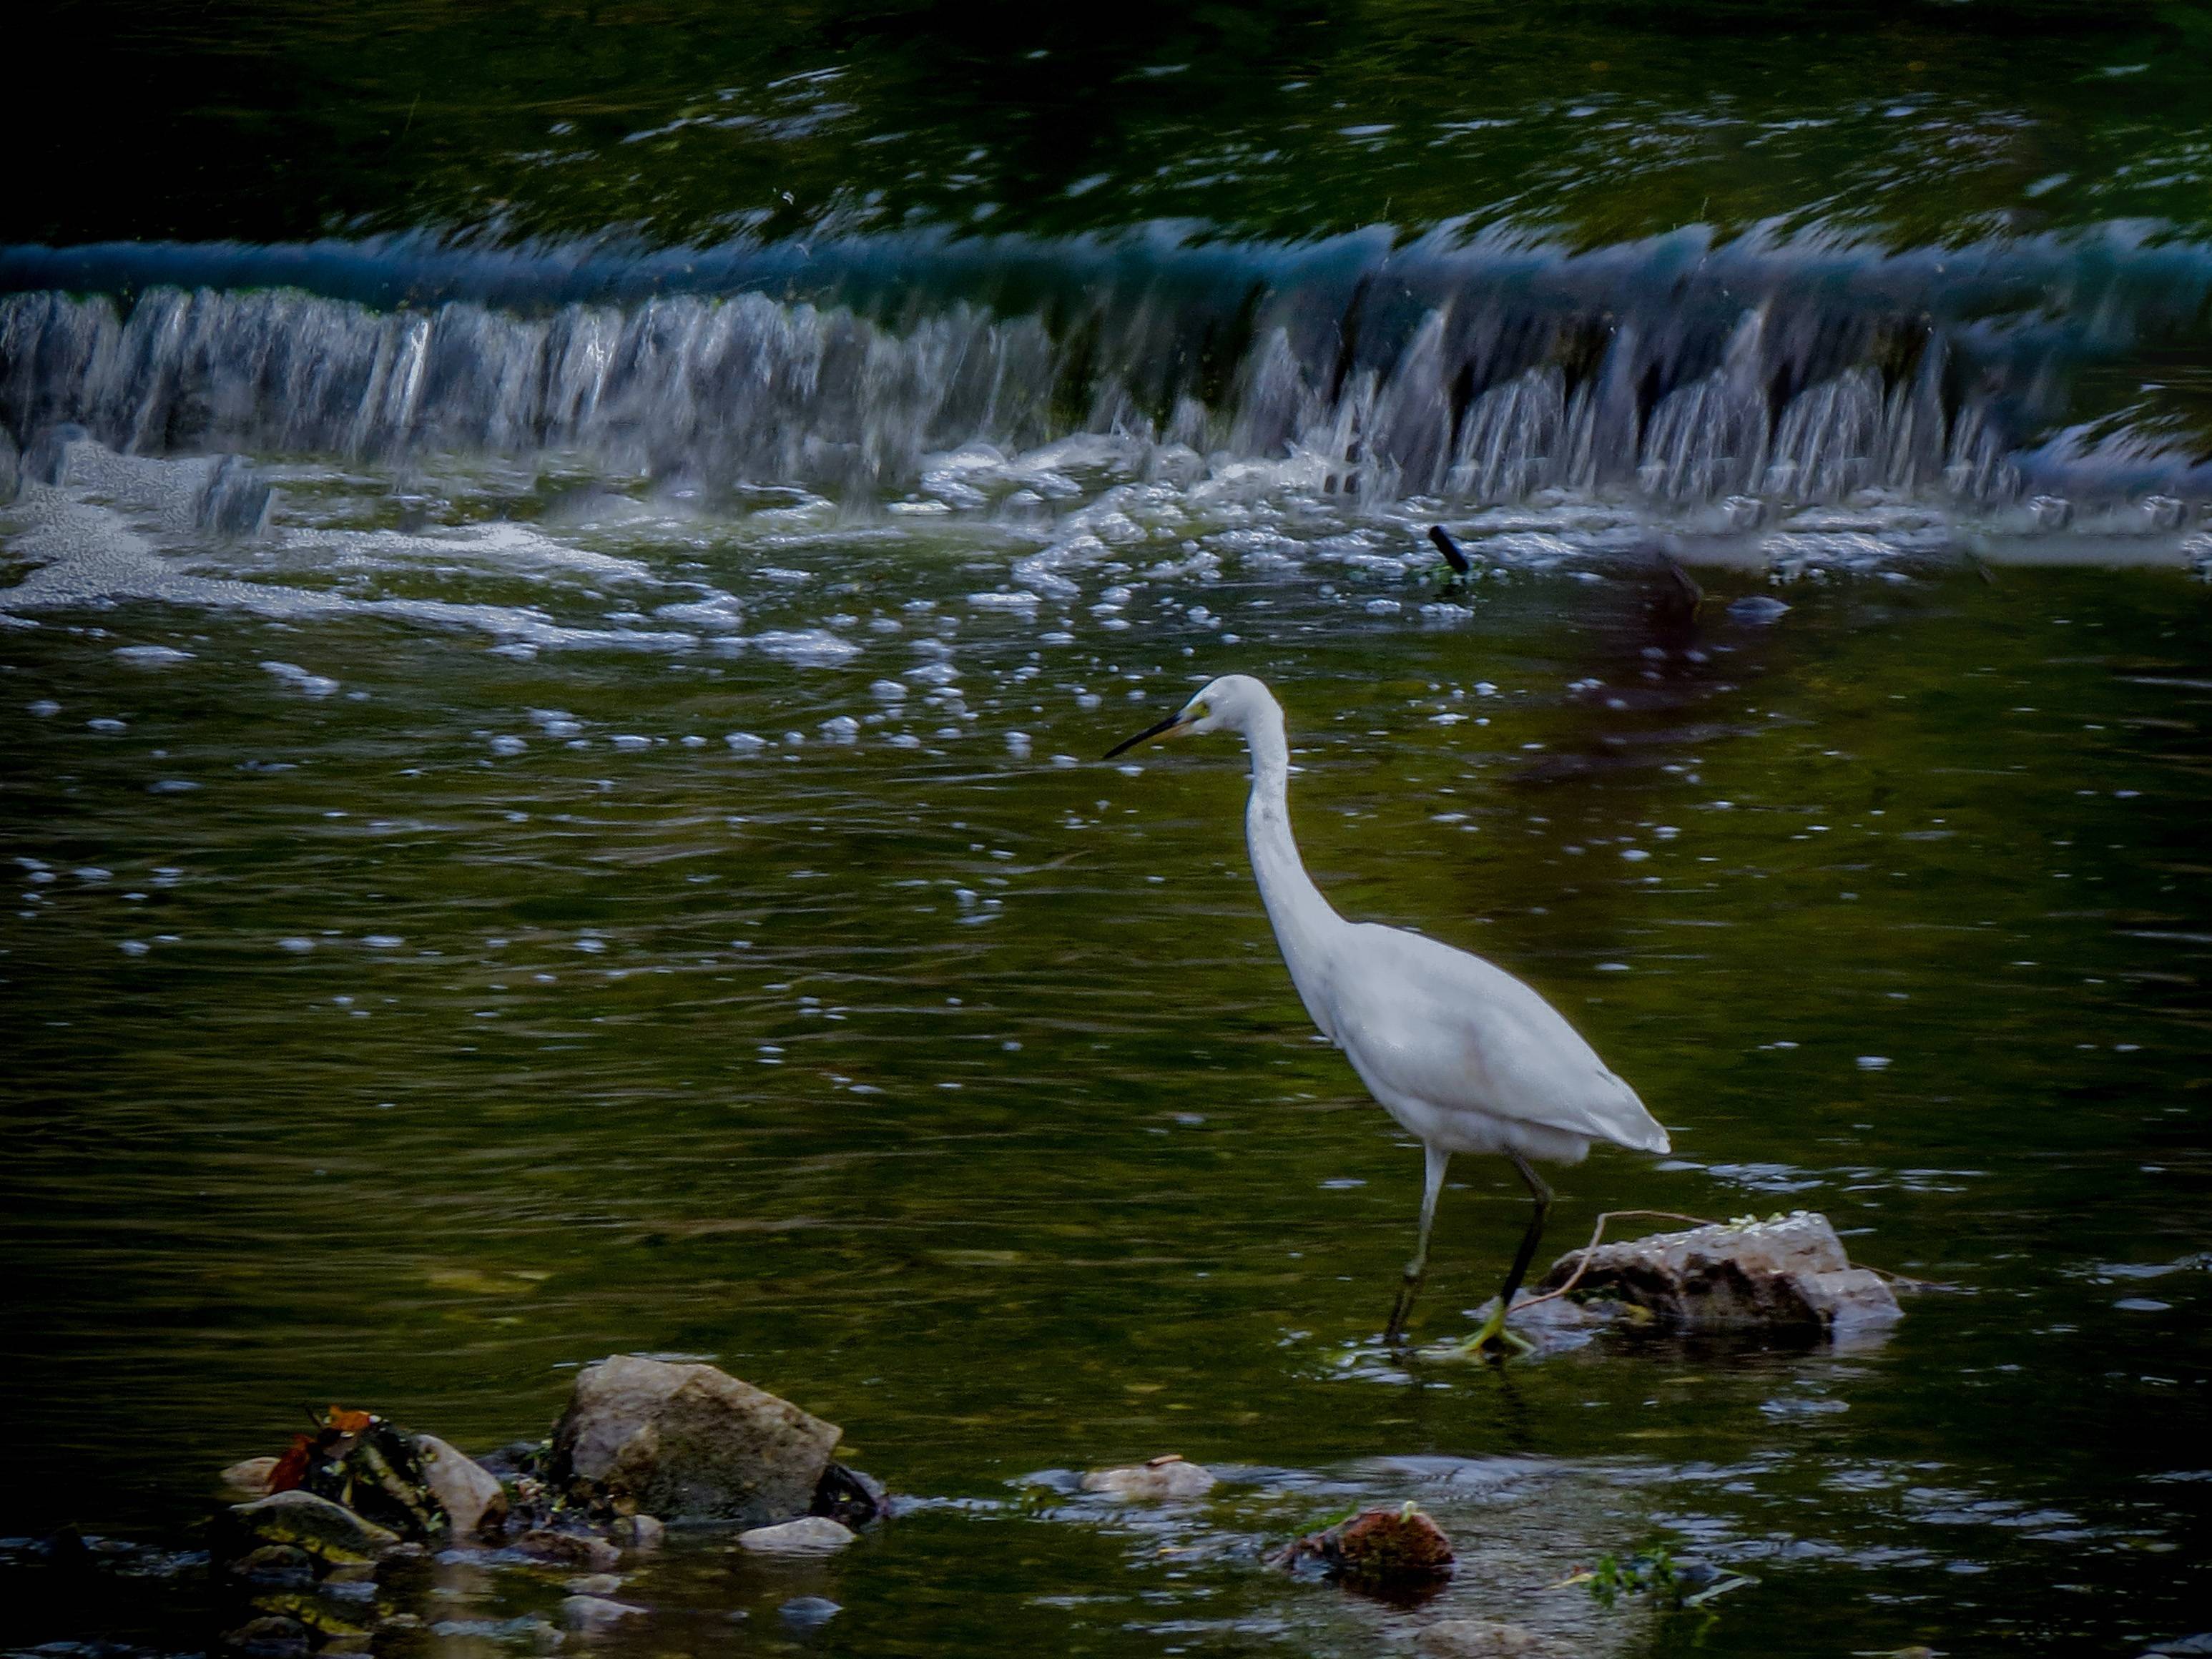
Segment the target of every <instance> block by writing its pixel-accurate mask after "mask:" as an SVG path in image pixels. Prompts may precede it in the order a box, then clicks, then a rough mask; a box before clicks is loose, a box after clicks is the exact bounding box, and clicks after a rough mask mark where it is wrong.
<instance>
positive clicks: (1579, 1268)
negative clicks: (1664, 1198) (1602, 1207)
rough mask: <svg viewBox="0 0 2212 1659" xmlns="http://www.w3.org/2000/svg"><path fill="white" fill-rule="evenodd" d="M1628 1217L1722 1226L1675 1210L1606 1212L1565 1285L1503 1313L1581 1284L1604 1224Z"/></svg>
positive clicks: (1704, 1225)
mask: <svg viewBox="0 0 2212 1659" xmlns="http://www.w3.org/2000/svg"><path fill="white" fill-rule="evenodd" d="M1630 1215H1648V1216H1656V1217H1658V1218H1660V1219H1662V1220H1664V1221H1694V1222H1695V1223H1697V1225H1699V1226H1700V1227H1717V1226H1719V1225H1722V1224H1721V1223H1719V1222H1717V1221H1708V1220H1706V1219H1705V1217H1703V1216H1698V1215H1684V1214H1682V1213H1681V1212H1680V1211H1677V1210H1607V1212H1605V1213H1604V1214H1603V1215H1601V1216H1600V1217H1599V1218H1597V1226H1596V1228H1595V1230H1594V1231H1592V1232H1591V1233H1590V1242H1589V1243H1588V1244H1586V1245H1584V1246H1583V1248H1582V1249H1579V1250H1577V1251H1576V1252H1575V1254H1576V1255H1578V1256H1580V1257H1581V1258H1582V1260H1580V1261H1577V1262H1576V1263H1575V1270H1574V1272H1572V1273H1570V1274H1568V1275H1567V1282H1566V1283H1565V1284H1564V1285H1560V1286H1559V1289H1558V1290H1556V1291H1545V1292H1544V1294H1543V1295H1541V1296H1532V1297H1529V1298H1528V1300H1527V1301H1525V1302H1516V1303H1515V1304H1513V1305H1512V1306H1511V1307H1510V1308H1508V1309H1507V1310H1505V1311H1506V1312H1507V1313H1508V1314H1509V1315H1510V1314H1515V1313H1518V1312H1519V1311H1520V1310H1522V1309H1523V1308H1533V1307H1534V1306H1535V1305H1536V1304H1538V1303H1540V1302H1551V1301H1554V1300H1556V1299H1558V1298H1559V1297H1563V1296H1565V1294H1566V1293H1567V1292H1568V1291H1571V1290H1572V1289H1574V1287H1575V1286H1576V1285H1579V1284H1581V1283H1582V1278H1583V1273H1587V1272H1588V1271H1589V1263H1590V1252H1591V1251H1593V1250H1595V1249H1597V1247H1598V1241H1599V1240H1600V1239H1601V1238H1603V1237H1605V1224H1606V1223H1607V1222H1608V1221H1613V1220H1616V1219H1618V1218H1620V1217H1622V1216H1630Z"/></svg>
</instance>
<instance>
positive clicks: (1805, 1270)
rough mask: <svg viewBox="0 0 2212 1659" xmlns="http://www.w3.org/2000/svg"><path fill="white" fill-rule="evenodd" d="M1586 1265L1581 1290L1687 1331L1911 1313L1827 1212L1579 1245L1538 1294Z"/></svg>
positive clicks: (1842, 1327)
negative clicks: (1848, 1247)
mask: <svg viewBox="0 0 2212 1659" xmlns="http://www.w3.org/2000/svg"><path fill="white" fill-rule="evenodd" d="M1578 1268H1579V1269H1580V1270H1581V1278H1580V1279H1577V1280H1576V1282H1575V1288H1574V1291H1573V1292H1572V1293H1571V1294H1572V1295H1573V1296H1574V1297H1578V1298H1583V1297H1588V1298H1604V1297H1610V1298H1612V1299H1613V1300H1615V1301H1618V1302H1621V1303H1625V1304H1629V1305H1631V1306H1632V1307H1637V1308H1642V1309H1644V1310H1648V1311H1649V1312H1650V1314H1652V1315H1653V1316H1655V1317H1656V1318H1657V1319H1658V1320H1659V1321H1660V1322H1662V1323H1664V1324H1667V1325H1670V1326H1672V1327H1674V1328H1676V1329H1680V1330H1692V1331H1712V1330H1737V1329H1744V1328H1755V1327H1761V1326H1771V1327H1780V1328H1801V1329H1813V1330H1820V1331H1826V1332H1827V1333H1828V1334H1831V1335H1835V1336H1850V1335H1853V1334H1857V1333H1858V1332H1861V1331H1864V1330H1869V1329H1872V1328H1879V1327H1881V1326H1885V1325H1889V1324H1892V1323H1894V1322H1896V1321H1897V1320H1898V1319H1899V1318H1901V1317H1902V1316H1903V1314H1902V1312H1901V1310H1899V1307H1898V1305H1897V1297H1896V1296H1895V1295H1894V1294H1893V1293H1892V1291H1891V1290H1890V1288H1889V1286H1888V1285H1887V1284H1885V1283H1884V1282H1883V1281H1882V1279H1881V1277H1880V1276H1879V1275H1877V1274H1875V1273H1871V1272H1869V1271H1868V1270H1867V1269H1866V1268H1863V1267H1852V1266H1851V1264H1850V1258H1849V1257H1847V1256H1846V1255H1844V1247H1843V1243H1842V1242H1841V1241H1840V1240H1838V1238H1837V1237H1836V1232H1835V1229H1834V1228H1832V1227H1831V1226H1830V1225H1828V1220H1827V1218H1826V1216H1822V1215H1816V1214H1814V1213H1813V1212H1810V1211H1806V1210H1800V1211H1797V1212H1796V1213H1795V1214H1792V1215H1788V1216H1782V1217H1778V1218H1774V1219H1772V1220H1770V1221H1754V1222H1747V1223H1741V1224H1738V1223H1733V1222H1732V1223H1729V1224H1727V1225H1718V1226H1710V1227H1697V1228H1692V1229H1691V1230H1690V1231H1686V1232H1677V1233H1655V1234H1653V1235H1652V1236H1651V1237H1648V1238H1638V1239H1633V1240H1631V1241H1630V1242H1628V1243H1623V1244H1601V1245H1600V1246H1599V1247H1598V1248H1597V1249H1594V1250H1574V1251H1571V1252H1569V1253H1568V1254H1567V1255H1563V1256H1561V1257H1560V1258H1559V1260H1558V1261H1555V1262H1553V1264H1552V1269H1551V1272H1550V1273H1547V1274H1546V1275H1545V1277H1544V1280H1543V1283H1542V1284H1541V1285H1538V1286H1537V1287H1536V1288H1537V1291H1538V1293H1539V1294H1541V1293H1544V1292H1547V1291H1555V1290H1558V1289H1559V1288H1560V1287H1561V1286H1563V1285H1565V1284H1567V1283H1568V1281H1569V1280H1570V1279H1575V1274H1576V1272H1577V1269H1578ZM1563 1299H1564V1298H1563Z"/></svg>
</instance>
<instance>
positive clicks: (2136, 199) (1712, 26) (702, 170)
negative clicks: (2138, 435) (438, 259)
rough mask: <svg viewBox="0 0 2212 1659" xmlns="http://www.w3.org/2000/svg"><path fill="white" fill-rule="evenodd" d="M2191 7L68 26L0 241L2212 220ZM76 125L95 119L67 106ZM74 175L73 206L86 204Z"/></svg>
mask: <svg viewBox="0 0 2212 1659" xmlns="http://www.w3.org/2000/svg"><path fill="white" fill-rule="evenodd" d="M2208 53H2212V14H2208V13H2207V11H2206V10H2205V9H2203V7H2201V6H2197V5H2192V4H2177V3H2119V4H2106V3H2088V0H2045V3H2033V0H2015V3H2009V4H2004V5H1989V4H1959V5H1954V4H1941V5H1939V4H1896V3H1845V4H1838V5H1832V6H1826V7H1822V8H1820V9H1818V10H1817V11H1813V12H1806V11H1802V10H1800V9H1795V8H1778V7H1771V6H1766V5H1762V4H1753V3H1740V0H1699V3H1687V4H1668V5H1657V4H1649V3H1633V0H1614V3H1568V4H1562V5H1554V6H1547V7H1544V8H1542V9H1540V10H1536V11H1531V10H1530V9H1528V8H1525V7H1519V6H1511V5H1505V4H1498V3H1479V4H1449V5H1448V4H1437V3H1431V0H1396V3H1393V0H1369V3H1363V4H1354V5H1336V6H1327V7H1323V6H1320V5H1316V4H1299V3H1291V4H1285V5H1280V6H1256V5H1218V6H1206V7H1201V8H1197V9H1193V8H1189V7H1182V6H1173V5H1162V4H1138V5H1133V6H1125V7H1120V8H1117V9H1115V12H1114V13H1113V15H1111V16H1110V17H1101V16H1097V15H1090V14H1082V15H1074V14H1070V15H1058V14H1055V13H1054V12H1053V11H1051V10H1050V9H1036V8H1033V7H1021V6H1012V5H1006V4H983V5H977V6H972V7H958V8H948V7H943V6H933V5H927V4H915V3H898V0H888V3H886V0H877V3H829V4H807V5H784V6H777V7H773V8H767V7H751V8H744V9H726V8H712V7H702V6H696V5H691V4H685V3H668V0H644V3H594V4H582V3H570V4H553V5H524V4H516V3H507V4H493V5H466V6H465V5H457V4H451V3H444V0H419V3H392V0H373V3H372V0H355V3H346V4H336V5H324V4H312V5H311V4H302V3H289V4H282V3H278V4H270V3H255V4H244V3H234V0H232V3H211V4H195V5H183V4H175V3H166V4H164V3H156V4H147V5H134V6H130V7H123V6H117V5H112V4H101V3H76V4H72V5H69V6H64V7H61V8H58V9H56V10H55V13H54V15H53V17H52V27H51V28H50V31H49V33H48V34H47V50H46V52H44V53H42V54H41V74H42V87H41V91H42V94H43V100H44V103H43V106H41V101H40V100H24V101H22V102H21V103H19V104H17V105H16V106H15V107H14V108H13V109H11V110H10V111H9V114H8V115H7V117H5V119H6V120H7V121H8V122H9V126H10V127H11V128H12V131H10V132H9V153H10V154H11V155H15V157H17V162H18V168H17V170H18V172H19V173H20V175H21V178H20V181H19V184H18V185H17V187H16V190H15V191H14V192H13V194H12V199H11V203H10V208H9V218H10V220H11V221H12V222H13V223H14V225H15V227H16V229H15V234H14V236H13V237H12V239H11V240H22V241H36V242H46V243H57V244H59V243H80V242H88V241H103V240H141V239H163V240H186V241H203V240H243V241H250V242H289V241H296V240H305V239H311V238H313V237H316V236H319V235H325V234H362V233H364V232H395V231H397V232H406V231H414V230H416V229H419V228H424V227H431V228H437V229H439V230H441V231H450V232H457V233H466V234H477V235H483V236H488V237H489V238H492V239H494V240H500V241H507V240H513V239H515V238H518V237H574V236H578V235H597V234H600V233H601V232H602V231H604V230H605V229H606V228H608V227H610V226H621V227H629V228H635V229H636V230H637V231H638V232H639V233H640V234H643V235H645V236H646V237H647V238H648V239H649V240H653V241H655V242H659V243H662V244H682V245H691V244H696V243H708V244H711V243H714V242H718V241H720V240H725V239H726V238H727V237H728V236H730V235H732V234H738V233H744V234H750V235H754V236H757V237H760V238H763V239H764V240H780V239H783V238H787V237H818V236H821V235H823V234H830V233H833V232H842V233H846V234H851V233H854V232H858V231H862V230H885V229H895V228H911V227H915V226H921V225H934V226H943V227H948V228H956V229H961V230H973V229H985V228H987V229H990V230H994V231H995V230H1009V229H1011V230H1015V231H1019V232H1023V233H1026V234H1043V235H1066V234H1081V233H1086V232H1092V231H1097V230H1100V229H1114V228H1120V227H1121V226H1123V225H1126V224H1127V223H1129V222H1133V221H1138V220H1152V219H1172V220H1187V221H1193V222H1200V223H1204V224H1206V225H1210V226H1214V227H1218V228H1222V229H1223V230H1224V231H1225V232H1227V233H1229V234H1237V235H1240V236H1260V237H1266V238H1275V237H1310V236H1314V235H1322V234H1334V233H1341V232H1347V231H1352V230H1357V229H1361V228H1365V227H1367V226H1370V225H1372V224H1376V223H1386V224H1392V225H1397V226H1403V227H1412V228H1414V229H1415V230H1417V231H1418V230H1421V229H1425V228H1429V227H1431V226H1434V225H1437V224H1442V223H1456V222H1470V223H1476V224H1482V223H1490V222H1498V221H1500V220H1505V219H1511V220H1513V221H1515V222H1521V223H1524V224H1529V225H1533V226H1535V227H1539V228H1544V229H1547V230H1554V231H1557V232H1559V233H1561V234H1564V235H1565V236H1566V237H1568V238H1569V239H1570V240H1575V241H1577V242H1580V243H1583V244H1599V243H1606V242H1613V241H1618V240H1628V239H1632V238H1637V237H1642V236H1648V235H1652V234H1660V233H1663V232H1666V231H1669V230H1673V229H1675V228H1679V227H1680V226H1683V225H1686V224H1699V223H1706V224H1713V225H1717V226H1719V227H1721V228H1723V230H1724V231H1726V232H1730V233H1734V232H1740V231H1742V230H1745V229H1747V228H1751V227H1753V226H1754V225H1759V224H1762V223H1765V222H1771V221H1777V220H1780V221H1784V222H1791V223H1796V224H1802V223H1806V222H1813V221H1814V220H1824V221H1834V222H1842V223H1844V224H1846V225H1848V226H1850V227H1852V228H1863V229H1865V230H1868V231H1871V232H1875V233H1876V234H1880V235H1881V236H1882V237H1884V238H1886V239H1887V240H1893V241H1897V242H1901V243H1906V244H1911V243H1917V242H1922V241H1932V242H1950V241H1954V240H1960V239H1961V238H1972V237H1976V236H1981V235H1987V234H2019V233H2022V232H2033V231H2038V230H2043V229H2047V228H2057V227H2063V226H2069V225H2081V224H2086V223H2093V222H2102V221H2106V220H2112V219H2121V220H2155V221H2162V222H2171V223H2172V224H2174V225H2176V226H2177V227H2179V228H2181V229H2182V230H2183V231H2184V232H2185V233H2186V234H2196V235H2198V236H2200V237H2201V236H2202V235H2203V234H2204V233H2205V231H2206V230H2207V229H2208V228H2212V221H2208V217H2207V215H2208V213H2209V212H2212V206H2208V200H2207V197H2206V195H2205V184H2206V175H2205V171H2204V170H2205V167H2206V166H2207V156H2206V153H2205V150H2204V143H2203V130H2204V126H2205V124H2206V121H2207V119H2208V118H2212V91H2208V89H2207V83H2206V81H2205V77H2204V75H2203V67H2204V64H2205V61H2206V58H2207V55H2208ZM74 111H97V112H99V116H100V118H99V119H98V120H96V121H93V120H83V119H70V118H62V119H57V118H55V117H56V115H57V114H58V113H60V112H74ZM94 180H96V187H88V185H92V183H93V181H94Z"/></svg>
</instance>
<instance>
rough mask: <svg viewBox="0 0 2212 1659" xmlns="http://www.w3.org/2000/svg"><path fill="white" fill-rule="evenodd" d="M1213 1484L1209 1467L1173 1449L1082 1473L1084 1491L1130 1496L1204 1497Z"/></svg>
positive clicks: (1110, 1496) (1133, 1497)
mask: <svg viewBox="0 0 2212 1659" xmlns="http://www.w3.org/2000/svg"><path fill="white" fill-rule="evenodd" d="M1213 1484H1214V1483H1213V1472H1212V1470H1211V1469H1208V1468H1203V1467H1202V1466H1200V1465H1199V1464H1196V1463H1186V1462H1183V1460H1182V1456H1181V1455H1179V1454H1176V1453H1170V1454H1169V1455H1167V1456H1165V1457H1155V1458H1153V1459H1152V1460H1151V1461H1150V1462H1144V1463H1131V1464H1127V1465H1125V1466H1124V1467H1122V1468H1111V1469H1092V1470H1091V1471H1090V1472H1089V1473H1087V1474H1085V1476H1084V1477H1083V1490H1084V1491H1085V1492H1101V1493H1103V1494H1104V1495H1105V1496H1107V1497H1109V1498H1132V1499H1137V1498H1203V1497H1205V1496H1206V1493H1208V1492H1212V1490H1213Z"/></svg>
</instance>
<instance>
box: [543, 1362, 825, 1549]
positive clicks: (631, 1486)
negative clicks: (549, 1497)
mask: <svg viewBox="0 0 2212 1659" xmlns="http://www.w3.org/2000/svg"><path fill="white" fill-rule="evenodd" d="M842 1432H843V1431H842V1430H841V1429H839V1428H838V1426H837V1425H836V1424H835V1423H825V1422H823V1420H822V1419H820V1418H818V1417H814V1416H811V1415H810V1414H808V1413H805V1412H803V1411H801V1410H800V1409H799V1407H796V1406H794V1405H793V1404H792V1403H791V1402H790V1401H787V1400H779V1399H777V1398H776V1397H775V1395H772V1394H769V1393H767V1392H765V1391H764V1390H763V1389H756V1388H755V1387H753V1386H752V1384H751V1383H741V1382H739V1381H738V1379H737V1378H736V1377H734V1376H731V1375H730V1374H729V1373H728V1372H726V1371H724V1370H719V1369H717V1368H716V1367H714V1366H713V1365H700V1364H671V1363H669V1362H668V1361H666V1360H660V1359H641V1358H634V1357H632V1356H629V1355H617V1356H616V1357H615V1358H611V1359H603V1360H601V1361H600V1362H599V1364H596V1365H589V1366H586V1368H585V1369H584V1370H582V1371H581V1372H580V1373H579V1374H578V1376H577V1377H576V1387H575V1391H574V1393H573V1394H571V1395H569V1397H568V1411H567V1412H566V1413H563V1415H562V1419H561V1423H560V1426H559V1427H558V1428H556V1430H555V1431H554V1433H553V1455H552V1460H551V1464H550V1469H551V1474H552V1476H553V1480H554V1484H555V1486H556V1487H557V1488H559V1489H562V1490H563V1491H566V1492H568V1494H569V1496H570V1498H571V1499H572V1500H574V1501H579V1502H582V1503H584V1504H588V1505H589V1506H591V1507H592V1508H593V1509H595V1510H611V1511H613V1512H614V1513H615V1514H617V1515H639V1514H642V1515H651V1516H659V1517H661V1518H663V1519H673V1518H675V1517H677V1516H686V1517H691V1518H697V1519H712V1520H723V1521H739V1522H744V1524H745V1525H746V1526H749V1527H759V1526H765V1525H767V1524H769V1522H776V1521H784V1520H788V1519H789V1518H790V1517H791V1516H795V1515H803V1514H805V1512H806V1510H807V1509H808V1507H809V1506H810V1505H811V1504H812V1502H813V1498H814V1489H815V1486H816V1485H817V1483H818V1482H819V1481H820V1480H821V1479H822V1474H823V1470H824V1469H826V1468H829V1455H830V1453H832V1452H833V1451H835V1450H836V1448H837V1441H838V1437H839V1436H840V1435H842Z"/></svg>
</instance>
